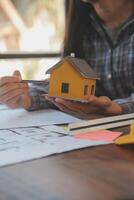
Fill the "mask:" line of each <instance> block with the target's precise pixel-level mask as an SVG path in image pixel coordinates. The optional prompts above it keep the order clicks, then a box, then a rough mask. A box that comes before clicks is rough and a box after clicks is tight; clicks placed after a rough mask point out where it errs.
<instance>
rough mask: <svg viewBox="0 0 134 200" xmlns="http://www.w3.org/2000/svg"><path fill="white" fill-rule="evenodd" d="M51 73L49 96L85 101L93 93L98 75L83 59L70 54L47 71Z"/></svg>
mask: <svg viewBox="0 0 134 200" xmlns="http://www.w3.org/2000/svg"><path fill="white" fill-rule="evenodd" d="M46 73H47V74H51V76H50V84H49V92H48V94H49V96H52V97H61V98H65V99H71V100H78V101H87V100H88V98H89V96H90V95H94V94H95V87H96V79H99V77H98V75H97V74H96V73H95V72H94V71H93V69H92V68H91V67H90V65H89V64H88V63H87V62H86V61H85V60H83V59H78V58H75V57H72V56H67V57H65V58H63V59H62V60H61V61H60V62H58V63H57V64H56V65H54V66H53V67H51V68H50V69H49V70H48V71H47V72H46Z"/></svg>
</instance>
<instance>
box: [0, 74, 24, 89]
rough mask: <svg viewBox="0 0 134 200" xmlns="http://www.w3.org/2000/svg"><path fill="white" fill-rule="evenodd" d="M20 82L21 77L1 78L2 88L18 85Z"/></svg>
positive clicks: (0, 84)
mask: <svg viewBox="0 0 134 200" xmlns="http://www.w3.org/2000/svg"><path fill="white" fill-rule="evenodd" d="M20 81H21V80H20V77H17V76H3V77H1V78H0V87H1V86H3V85H5V84H7V83H13V82H14V83H18V82H20Z"/></svg>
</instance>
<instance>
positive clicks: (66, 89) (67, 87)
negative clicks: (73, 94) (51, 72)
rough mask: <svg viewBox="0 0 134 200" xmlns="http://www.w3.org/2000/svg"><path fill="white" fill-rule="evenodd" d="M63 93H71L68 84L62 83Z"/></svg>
mask: <svg viewBox="0 0 134 200" xmlns="http://www.w3.org/2000/svg"><path fill="white" fill-rule="evenodd" d="M61 92H62V93H68V92H69V84H68V83H62V86H61Z"/></svg>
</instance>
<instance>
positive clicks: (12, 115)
mask: <svg viewBox="0 0 134 200" xmlns="http://www.w3.org/2000/svg"><path fill="white" fill-rule="evenodd" d="M78 121H79V119H77V118H75V117H72V116H71V115H68V114H65V113H63V112H60V111H57V110H52V109H44V110H40V111H32V112H28V111H25V110H23V109H16V110H11V109H7V110H6V109H5V110H0V129H6V128H17V127H29V126H40V125H50V124H64V123H71V122H78Z"/></svg>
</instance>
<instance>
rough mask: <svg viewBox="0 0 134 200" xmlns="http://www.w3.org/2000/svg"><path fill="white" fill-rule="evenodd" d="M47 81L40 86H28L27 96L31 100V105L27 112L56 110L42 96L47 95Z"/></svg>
mask: <svg viewBox="0 0 134 200" xmlns="http://www.w3.org/2000/svg"><path fill="white" fill-rule="evenodd" d="M48 85H49V80H46V81H45V82H44V83H42V84H37V83H36V84H35V83H34V84H30V85H29V95H30V97H31V100H32V105H31V107H30V108H29V109H27V110H28V111H34V110H39V109H45V108H56V107H55V106H54V105H53V104H52V103H51V102H50V101H47V100H45V98H44V96H43V94H48Z"/></svg>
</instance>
